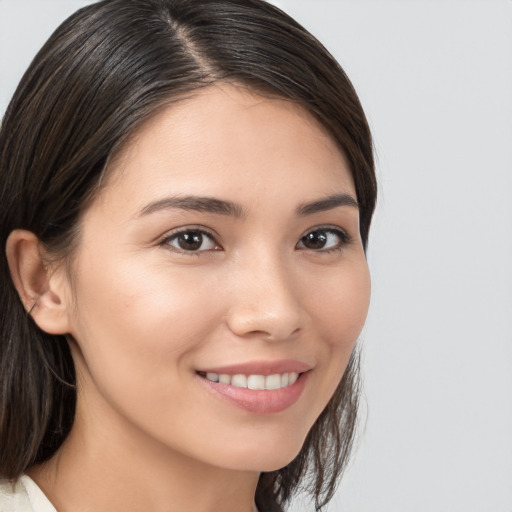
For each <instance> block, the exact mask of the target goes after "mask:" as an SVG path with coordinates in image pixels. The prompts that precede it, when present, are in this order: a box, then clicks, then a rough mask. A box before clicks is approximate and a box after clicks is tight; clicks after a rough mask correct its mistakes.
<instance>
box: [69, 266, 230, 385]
mask: <svg viewBox="0 0 512 512" xmlns="http://www.w3.org/2000/svg"><path fill="white" fill-rule="evenodd" d="M144 263H145V264H140V262H137V261H125V262H123V261H119V260H117V261H114V262H112V264H109V263H108V262H107V261H103V262H102V264H100V262H99V261H95V260H92V261H91V265H90V267H91V268H99V269H101V270H100V271H96V272H95V273H94V274H93V273H91V272H89V270H90V268H87V267H85V265H84V267H83V268H82V269H81V270H82V272H81V274H79V276H78V283H77V284H78V286H77V304H76V308H75V309H76V311H77V312H78V313H77V315H76V317H75V332H74V333H73V334H74V336H75V338H76V339H77V341H78V343H79V345H80V348H81V350H82V353H83V355H84V359H85V361H86V362H87V365H88V367H89V370H90V371H91V372H96V373H99V372H101V373H102V374H107V375H108V374H111V373H112V372H114V373H116V374H117V377H118V378H119V380H120V381H121V380H125V381H126V382H129V381H131V382H136V381H137V380H139V381H140V379H145V380H146V381H147V379H148V378H149V381H155V382H156V381H157V380H158V379H160V380H162V379H168V378H169V375H171V374H172V373H173V372H172V371H170V370H172V369H173V368H175V367H176V366H178V365H179V364H180V363H181V362H182V361H183V360H184V359H185V360H186V358H187V355H188V354H189V353H190V352H191V351H192V350H195V349H197V348H198V347H199V346H201V343H202V342H203V341H204V340H205V339H206V338H207V334H208V333H209V332H210V331H211V330H212V329H213V327H214V325H215V321H216V318H217V317H218V316H220V314H217V313H216V311H215V303H214V302H213V301H211V300H209V297H210V295H209V294H205V293H200V290H198V282H197V279H194V280H192V279H191V278H190V277H189V276H190V274H189V273H187V272H183V271H179V269H178V271H174V272H171V271H170V270H169V268H168V267H162V266H158V265H157V266H155V265H152V264H150V263H148V262H144ZM199 312H200V313H201V315H199ZM159 368H162V369H164V368H165V372H163V371H162V372H161V373H159V372H158V369H159Z"/></svg>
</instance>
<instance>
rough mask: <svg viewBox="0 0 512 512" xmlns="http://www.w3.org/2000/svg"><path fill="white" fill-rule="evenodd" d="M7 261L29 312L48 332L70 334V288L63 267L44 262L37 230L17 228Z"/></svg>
mask: <svg viewBox="0 0 512 512" xmlns="http://www.w3.org/2000/svg"><path fill="white" fill-rule="evenodd" d="M6 253H7V261H8V263H9V269H10V272H11V276H12V280H13V282H14V286H15V287H16V289H17V291H18V294H19V296H20V299H21V301H22V302H23V305H24V306H25V309H26V311H27V313H29V314H30V315H31V316H32V318H33V319H34V321H35V322H36V324H37V325H38V326H39V327H40V328H41V329H42V330H43V331H45V332H47V333H49V334H67V333H69V327H70V326H69V316H68V304H67V300H66V298H67V293H66V292H67V290H66V285H67V283H66V282H65V279H63V277H62V269H60V271H59V270H56V269H54V268H50V267H49V266H48V265H47V264H45V262H44V260H43V258H42V254H41V244H40V242H39V239H38V238H37V237H36V235H34V233H32V232H30V231H27V230H24V229H16V230H14V231H12V232H11V234H10V235H9V237H8V238H7V244H6Z"/></svg>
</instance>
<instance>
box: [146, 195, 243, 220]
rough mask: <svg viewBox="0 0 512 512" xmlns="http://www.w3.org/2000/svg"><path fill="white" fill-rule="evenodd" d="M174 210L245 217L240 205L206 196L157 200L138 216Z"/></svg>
mask: <svg viewBox="0 0 512 512" xmlns="http://www.w3.org/2000/svg"><path fill="white" fill-rule="evenodd" d="M174 208H177V209H180V210H192V211H196V212H206V213H214V214H217V215H229V216H231V217H236V218H241V217H244V216H245V212H244V209H243V207H242V206H241V205H239V204H237V203H234V202H232V201H225V200H223V199H216V198H214V197H207V196H173V197H166V198H164V199H159V200H158V201H153V202H152V203H149V204H148V205H146V206H145V207H144V208H142V210H141V211H140V214H139V216H141V217H143V216H146V215H150V214H151V213H154V212H157V211H161V210H168V209H174Z"/></svg>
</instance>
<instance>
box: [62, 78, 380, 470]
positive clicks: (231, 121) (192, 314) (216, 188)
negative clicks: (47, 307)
mask: <svg viewBox="0 0 512 512" xmlns="http://www.w3.org/2000/svg"><path fill="white" fill-rule="evenodd" d="M355 197H356V196H355V189H354V183H353V180H352V177H351V174H350V171H349V168H348V166H347V163H346V160H345V158H344V156H343V154H342V153H341V152H340V150H339V149H338V148H337V146H336V145H335V143H334V142H333V140H332V139H331V138H330V136H329V135H328V134H327V133H326V131H325V130H324V129H323V128H322V127H321V126H320V125H319V124H318V122H317V121H315V120H314V118H313V117H312V116H311V115H310V114H308V113H307V112H306V111H305V110H303V109H302V108H301V107H298V106H297V105H295V104H293V103H291V102H287V101H281V100H272V99H267V98H263V97H261V96H258V95H256V94H252V93H250V92H247V91H246V90H244V89H241V88H235V87H233V86H227V85H225V86H221V87H220V86H216V87H213V86H212V87H208V88H206V89H204V90H202V91H200V92H198V93H197V94H196V95H195V96H194V97H193V98H191V99H187V100H183V101H182V102H180V103H178V104H176V105H174V106H172V107H169V108H168V109H166V110H163V111H161V112H160V113H159V114H158V115H157V116H156V117H154V118H152V119H151V120H150V121H148V122H147V123H146V124H145V125H144V126H143V127H142V128H141V129H140V130H139V131H138V133H137V134H136V136H135V137H134V138H133V139H132V140H131V141H130V142H129V144H128V145H127V146H126V147H125V148H124V149H123V150H122V151H121V153H120V154H119V155H118V156H117V157H116V159H115V161H113V162H112V164H111V165H110V169H109V174H108V177H107V179H106V182H105V183H104V184H103V186H102V189H101V191H100V192H99V194H98V196H97V197H96V199H95V200H94V201H93V203H92V204H91V206H90V207H89V208H88V209H87V211H86V212H85V213H84V216H83V219H82V225H81V235H80V242H79V246H78V249H77V251H76V255H75V258H74V259H73V262H72V279H71V280H70V282H69V284H68V285H66V286H67V289H68V290H69V293H68V294H67V297H68V302H69V308H68V311H69V318H70V323H71V329H70V331H71V332H70V333H71V335H72V336H73V338H74V339H75V340H76V342H73V343H72V351H73V357H74V359H75V364H76V367H77V375H78V385H79V393H78V396H79V399H78V400H79V402H78V404H79V406H78V413H77V420H76V425H75V426H76V427H77V428H78V427H80V425H81V423H83V424H88V425H101V429H102V432H103V434H102V435H107V436H109V435H111V436H112V440H111V443H113V444H114V445H115V443H120V444H122V443H132V441H133V439H135V438H136V439H137V440H138V443H139V445H140V444H141V443H147V444H148V446H153V447H157V448H158V449H159V450H161V453H163V454H173V453H174V454H177V455H179V456H180V457H190V458H192V459H195V461H196V462H197V461H199V462H202V463H206V464H208V465H214V466H221V467H224V468H230V469H240V470H250V471H262V470H273V469H277V468H279V467H282V466H284V465H286V464H287V463H288V462H290V461H291V460H292V459H293V458H294V457H295V456H296V455H297V453H298V452H299V450H300V448H301V446H302V444H303V442H304V439H305V437H306V434H307V433H308V431H309V430H310V428H311V427H312V425H313V423H314V422H315V420H316V419H317V417H318V416H319V415H320V413H321V411H322V410H323V409H324V407H325V406H326V404H327V402H328V401H329V399H330V398H331V396H332V394H333V392H334V390H335V388H336V386H337V385H338V383H339V381H340V379H341V377H342V375H343V372H344V370H345V367H346V365H347V362H348V359H349V356H350V353H351V351H352V349H353V347H354V343H355V341H356V338H357V337H358V335H359V333H360V331H361V328H362V326H363V323H364V320H365V317H366V313H367V308H368V303H369V296H370V281H369V275H368V268H367V264H366V259H365V255H364V252H363V247H362V244H361V240H360V237H359V219H358V209H357V204H356V202H355ZM297 374H298V376H297ZM234 375H237V376H236V377H234ZM297 377H298V378H297ZM296 378H297V380H296V381H295V379H296ZM217 380H219V381H220V382H216V381H217ZM294 381H295V382H294ZM244 386H249V388H280V389H249V388H247V387H244ZM92 428H94V427H92ZM128 439H130V440H131V441H127V440H128ZM132 444H133V443H132Z"/></svg>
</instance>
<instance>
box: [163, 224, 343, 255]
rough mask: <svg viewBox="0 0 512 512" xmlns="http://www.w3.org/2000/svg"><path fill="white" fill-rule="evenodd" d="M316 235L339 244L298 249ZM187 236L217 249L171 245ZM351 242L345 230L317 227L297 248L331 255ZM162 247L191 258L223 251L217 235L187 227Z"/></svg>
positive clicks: (167, 239) (302, 238)
mask: <svg viewBox="0 0 512 512" xmlns="http://www.w3.org/2000/svg"><path fill="white" fill-rule="evenodd" d="M314 233H323V234H327V235H335V236H337V237H338V239H339V242H338V243H337V244H336V245H335V246H334V247H330V248H327V249H323V248H320V249H317V250H315V249H308V248H307V247H303V248H301V247H297V246H298V245H299V244H300V243H304V242H303V241H304V239H306V237H308V236H309V235H312V234H314ZM186 234H195V235H200V236H201V237H202V240H201V245H202V243H203V242H204V238H205V237H206V238H207V239H209V240H210V241H211V243H212V244H214V245H215V248H213V249H203V250H187V249H183V248H180V247H175V246H172V245H171V242H173V241H175V240H177V239H178V238H179V237H180V236H183V235H186ZM351 242H352V238H351V236H350V235H349V234H348V233H347V232H346V231H344V230H343V229H340V228H338V227H333V226H316V227H314V228H312V229H310V230H309V231H307V232H306V233H305V234H304V235H302V236H301V237H300V239H299V241H298V242H297V244H296V246H295V247H296V248H298V249H299V250H310V251H312V252H314V253H316V254H331V253H334V252H339V251H342V250H343V248H344V247H345V246H346V245H348V244H350V243H351ZM160 245H162V246H166V247H170V248H171V250H173V251H176V252H179V253H181V254H186V255H190V256H192V255H194V256H199V255H200V254H201V253H202V252H207V251H218V250H222V246H221V245H220V244H219V243H217V241H216V240H215V235H214V234H213V233H211V232H209V231H207V230H205V229H204V228H199V227H198V228H194V227H187V228H183V229H179V230H177V231H175V232H173V233H171V234H169V235H167V236H166V237H165V238H163V239H162V241H161V242H160Z"/></svg>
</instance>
